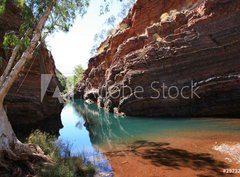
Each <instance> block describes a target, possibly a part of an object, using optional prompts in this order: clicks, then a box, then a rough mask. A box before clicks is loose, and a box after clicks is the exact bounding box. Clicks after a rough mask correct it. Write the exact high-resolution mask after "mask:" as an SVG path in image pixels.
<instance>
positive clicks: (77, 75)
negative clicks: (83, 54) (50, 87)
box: [65, 65, 84, 93]
mask: <svg viewBox="0 0 240 177" xmlns="http://www.w3.org/2000/svg"><path fill="white" fill-rule="evenodd" d="M83 73H84V69H83V67H82V66H81V65H77V66H76V67H75V68H74V71H73V76H69V77H67V82H66V89H65V92H66V93H68V92H71V91H72V90H73V89H74V87H75V86H76V85H77V83H78V82H79V81H81V80H82V78H83Z"/></svg>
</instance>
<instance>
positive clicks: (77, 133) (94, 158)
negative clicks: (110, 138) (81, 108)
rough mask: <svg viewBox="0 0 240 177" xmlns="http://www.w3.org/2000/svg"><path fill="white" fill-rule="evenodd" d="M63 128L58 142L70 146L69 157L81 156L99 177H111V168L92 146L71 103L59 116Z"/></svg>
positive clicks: (83, 121)
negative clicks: (89, 163)
mask: <svg viewBox="0 0 240 177" xmlns="http://www.w3.org/2000/svg"><path fill="white" fill-rule="evenodd" d="M61 118H62V123H63V125H64V127H63V128H62V129H61V130H60V136H59V138H58V139H59V140H61V141H63V142H65V143H67V144H70V146H71V155H72V156H76V155H81V156H83V157H84V158H86V161H89V162H91V163H92V164H94V165H95V166H96V167H97V169H98V172H99V174H101V175H100V176H104V177H108V176H109V177H110V176H112V168H111V166H110V164H109V162H108V160H107V159H106V157H105V156H104V154H102V153H101V152H100V151H99V149H98V148H97V147H95V146H93V145H92V143H91V140H90V136H89V132H88V130H87V129H86V127H85V126H84V125H85V120H84V119H83V117H81V116H80V114H79V113H78V112H77V111H76V109H75V107H74V106H73V103H68V104H67V105H66V106H65V107H64V109H63V111H62V114H61Z"/></svg>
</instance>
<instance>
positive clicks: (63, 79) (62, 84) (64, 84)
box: [56, 70, 67, 90]
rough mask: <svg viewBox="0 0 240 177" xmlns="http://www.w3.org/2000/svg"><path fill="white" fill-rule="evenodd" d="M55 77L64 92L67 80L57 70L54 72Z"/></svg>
mask: <svg viewBox="0 0 240 177" xmlns="http://www.w3.org/2000/svg"><path fill="white" fill-rule="evenodd" d="M56 76H57V78H58V80H59V82H60V85H61V87H62V90H65V89H66V86H67V78H66V77H65V76H64V75H63V74H62V73H61V72H60V71H59V70H56Z"/></svg>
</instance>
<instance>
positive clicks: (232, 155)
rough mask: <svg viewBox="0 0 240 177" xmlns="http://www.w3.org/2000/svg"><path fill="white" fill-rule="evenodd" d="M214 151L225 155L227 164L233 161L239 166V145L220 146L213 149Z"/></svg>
mask: <svg viewBox="0 0 240 177" xmlns="http://www.w3.org/2000/svg"><path fill="white" fill-rule="evenodd" d="M213 149H214V150H216V151H219V152H221V153H222V154H226V155H228V156H229V158H226V160H228V161H229V162H231V161H235V162H237V163H238V164H240V143H238V144H220V145H216V146H214V147H213Z"/></svg>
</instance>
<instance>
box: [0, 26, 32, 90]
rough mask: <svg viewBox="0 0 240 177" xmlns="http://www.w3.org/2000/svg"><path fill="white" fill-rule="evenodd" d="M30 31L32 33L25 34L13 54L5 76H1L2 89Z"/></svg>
mask: <svg viewBox="0 0 240 177" xmlns="http://www.w3.org/2000/svg"><path fill="white" fill-rule="evenodd" d="M30 31H31V30H30V29H28V30H27V32H26V33H25V34H24V36H23V37H22V38H21V40H20V42H19V44H18V45H17V46H16V47H14V49H13V52H12V55H11V57H10V59H9V61H8V64H7V66H6V68H5V70H4V72H3V74H2V76H1V78H0V88H1V87H2V85H3V83H4V81H5V80H6V77H7V75H8V74H9V72H10V70H11V69H12V66H13V63H14V61H15V60H16V58H17V54H18V51H19V49H20V46H21V44H22V42H23V40H24V37H25V36H28V34H29V33H30Z"/></svg>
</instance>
